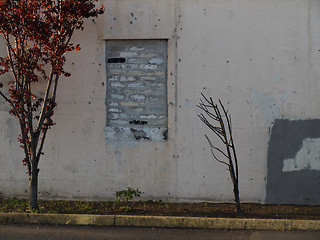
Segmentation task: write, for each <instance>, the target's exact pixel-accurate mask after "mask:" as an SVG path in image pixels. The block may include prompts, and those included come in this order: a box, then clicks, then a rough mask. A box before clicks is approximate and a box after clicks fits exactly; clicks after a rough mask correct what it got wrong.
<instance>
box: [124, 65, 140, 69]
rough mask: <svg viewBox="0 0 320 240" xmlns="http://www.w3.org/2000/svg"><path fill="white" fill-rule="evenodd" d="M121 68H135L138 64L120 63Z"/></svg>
mask: <svg viewBox="0 0 320 240" xmlns="http://www.w3.org/2000/svg"><path fill="white" fill-rule="evenodd" d="M120 68H121V69H136V68H138V64H121V65H120Z"/></svg>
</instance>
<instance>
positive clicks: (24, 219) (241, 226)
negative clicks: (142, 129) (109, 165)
mask: <svg viewBox="0 0 320 240" xmlns="http://www.w3.org/2000/svg"><path fill="white" fill-rule="evenodd" d="M0 223H20V224H21V223H31V224H53V225H93V226H114V227H157V228H206V229H228V230H274V231H286V230H305V231H319V230H320V220H293V219H254V218H206V217H171V216H132V215H85V214H83V215H82V214H34V213H0Z"/></svg>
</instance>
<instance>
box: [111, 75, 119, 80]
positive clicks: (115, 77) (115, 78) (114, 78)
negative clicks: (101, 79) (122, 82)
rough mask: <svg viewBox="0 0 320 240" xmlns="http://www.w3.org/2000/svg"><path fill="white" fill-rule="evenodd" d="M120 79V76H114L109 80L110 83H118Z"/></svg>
mask: <svg viewBox="0 0 320 240" xmlns="http://www.w3.org/2000/svg"><path fill="white" fill-rule="evenodd" d="M118 79H119V78H118V76H112V77H109V78H108V80H109V81H118Z"/></svg>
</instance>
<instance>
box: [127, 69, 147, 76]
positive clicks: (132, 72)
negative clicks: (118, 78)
mask: <svg viewBox="0 0 320 240" xmlns="http://www.w3.org/2000/svg"><path fill="white" fill-rule="evenodd" d="M144 74H145V73H144V72H143V71H136V70H131V71H128V75H131V76H137V75H138V76H141V75H144Z"/></svg>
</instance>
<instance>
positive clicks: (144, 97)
mask: <svg viewBox="0 0 320 240" xmlns="http://www.w3.org/2000/svg"><path fill="white" fill-rule="evenodd" d="M130 98H131V99H133V100H144V99H146V96H145V95H138V94H136V95H131V96H130Z"/></svg>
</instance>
